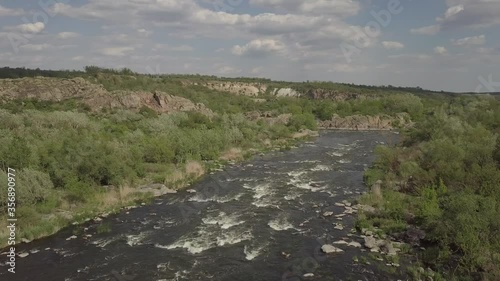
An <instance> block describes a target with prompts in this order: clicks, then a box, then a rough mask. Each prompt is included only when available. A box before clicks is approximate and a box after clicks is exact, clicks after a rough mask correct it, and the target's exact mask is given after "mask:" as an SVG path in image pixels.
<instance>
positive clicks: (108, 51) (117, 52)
mask: <svg viewBox="0 0 500 281" xmlns="http://www.w3.org/2000/svg"><path fill="white" fill-rule="evenodd" d="M132 51H134V48H133V47H110V48H104V49H101V50H99V51H98V52H99V53H100V54H101V55H105V56H112V57H123V56H126V55H127V54H129V53H130V52H132Z"/></svg>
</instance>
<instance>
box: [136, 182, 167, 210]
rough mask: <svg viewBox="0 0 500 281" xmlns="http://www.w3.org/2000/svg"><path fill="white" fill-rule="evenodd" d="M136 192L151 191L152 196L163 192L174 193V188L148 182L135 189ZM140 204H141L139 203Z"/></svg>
mask: <svg viewBox="0 0 500 281" xmlns="http://www.w3.org/2000/svg"><path fill="white" fill-rule="evenodd" d="M137 191H138V192H142V193H153V196H155V197H158V196H162V195H165V194H175V193H177V191H176V190H173V189H170V188H168V187H167V186H166V185H164V184H149V185H144V186H141V187H139V188H138V189H137ZM141 205H142V204H141Z"/></svg>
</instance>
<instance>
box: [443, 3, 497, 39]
mask: <svg viewBox="0 0 500 281" xmlns="http://www.w3.org/2000/svg"><path fill="white" fill-rule="evenodd" d="M446 4H447V6H448V9H447V10H446V12H445V13H444V15H443V16H441V17H437V18H436V23H437V26H438V27H439V29H437V28H436V30H437V31H436V33H437V32H439V31H443V30H449V29H450V30H452V29H453V30H456V29H459V28H462V27H471V28H482V27H491V26H495V25H500V17H499V16H498V15H499V14H500V1H498V0H446Z"/></svg>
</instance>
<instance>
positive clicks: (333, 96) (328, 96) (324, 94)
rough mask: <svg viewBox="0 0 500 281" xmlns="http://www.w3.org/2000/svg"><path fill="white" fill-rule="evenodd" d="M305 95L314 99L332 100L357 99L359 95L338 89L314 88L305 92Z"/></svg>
mask: <svg viewBox="0 0 500 281" xmlns="http://www.w3.org/2000/svg"><path fill="white" fill-rule="evenodd" d="M305 96H307V97H309V98H311V99H314V100H334V101H347V100H353V99H358V98H360V97H361V95H360V94H358V93H345V92H339V91H332V90H325V89H314V90H309V91H307V92H306V93H305Z"/></svg>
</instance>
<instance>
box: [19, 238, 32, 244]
mask: <svg viewBox="0 0 500 281" xmlns="http://www.w3.org/2000/svg"><path fill="white" fill-rule="evenodd" d="M21 242H23V243H29V242H31V241H30V240H28V239H26V238H21Z"/></svg>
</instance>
